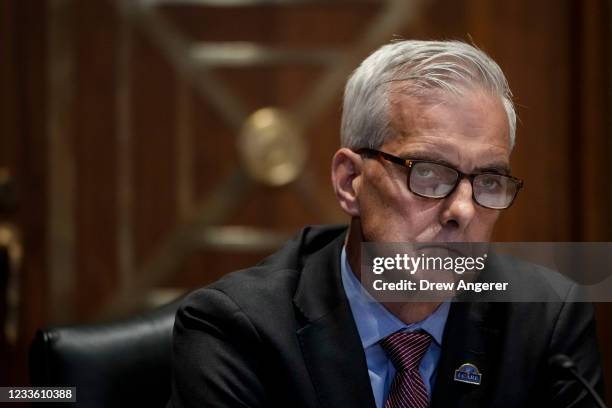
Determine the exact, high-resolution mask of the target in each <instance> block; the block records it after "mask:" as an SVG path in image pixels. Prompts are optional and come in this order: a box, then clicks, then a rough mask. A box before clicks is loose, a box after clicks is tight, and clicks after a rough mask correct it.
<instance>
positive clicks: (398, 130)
mask: <svg viewBox="0 0 612 408" xmlns="http://www.w3.org/2000/svg"><path fill="white" fill-rule="evenodd" d="M388 98H389V99H388V101H389V105H388V106H389V111H388V114H389V119H390V126H391V129H390V130H391V137H390V138H389V140H387V141H386V142H385V143H384V145H383V148H384V150H387V151H389V152H390V153H391V152H393V153H395V154H398V155H403V156H405V157H408V156H410V155H412V156H413V157H414V156H418V157H424V158H431V159H441V160H444V161H447V162H449V163H452V164H453V165H455V166H456V167H457V168H460V169H461V170H462V171H465V172H471V171H472V170H473V169H474V168H478V167H483V166H486V165H487V164H489V163H495V164H496V165H499V164H505V166H506V167H509V160H510V152H511V147H510V126H509V122H508V116H507V114H506V111H505V109H504V106H503V103H502V101H501V98H499V97H498V96H496V95H492V94H491V93H489V92H487V91H485V90H480V89H469V90H464V91H463V92H462V94H461V95H457V94H454V93H449V92H446V91H431V92H430V93H428V94H427V95H424V96H419V97H415V96H412V95H408V94H406V93H403V92H399V91H395V92H394V91H391V92H390V93H389V96H388ZM391 150H392V151H391Z"/></svg>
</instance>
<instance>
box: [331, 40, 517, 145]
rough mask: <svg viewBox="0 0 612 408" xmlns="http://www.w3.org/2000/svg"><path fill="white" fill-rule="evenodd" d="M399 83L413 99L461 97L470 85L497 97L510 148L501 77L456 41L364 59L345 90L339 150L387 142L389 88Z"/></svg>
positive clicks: (506, 92) (390, 49)
mask: <svg viewBox="0 0 612 408" xmlns="http://www.w3.org/2000/svg"><path fill="white" fill-rule="evenodd" d="M398 81H405V83H406V90H405V91H407V92H411V93H413V94H414V95H424V94H426V93H427V91H430V90H434V89H441V90H444V91H448V92H451V93H454V94H456V95H461V94H462V92H461V91H462V89H464V88H465V87H469V86H474V85H477V86H480V87H482V88H483V89H485V90H487V91H489V92H491V93H493V94H496V95H499V97H500V98H501V100H502V103H503V105H504V109H505V110H506V114H507V116H508V124H509V131H510V132H509V135H510V146H511V147H513V146H514V139H515V133H516V113H515V111H514V104H513V103H512V92H511V91H510V87H509V86H508V81H507V80H506V77H505V76H504V73H503V72H502V70H501V68H500V67H499V65H497V63H496V62H495V61H493V60H492V59H491V58H490V57H489V56H488V55H487V54H485V53H484V52H483V51H481V50H479V49H478V48H476V47H473V46H471V45H469V44H466V43H464V42H461V41H398V42H392V43H390V44H387V45H384V46H382V47H381V48H379V49H378V50H377V51H375V52H374V53H373V54H371V55H370V56H369V57H368V58H366V59H365V60H364V61H363V62H362V63H361V65H360V66H359V67H358V68H357V69H356V70H355V71H354V72H353V73H352V75H351V77H350V78H349V80H348V82H347V84H346V87H345V89H344V104H343V113H342V128H341V142H342V146H344V147H348V148H351V149H357V148H361V147H370V148H378V147H380V146H381V145H382V144H383V143H384V142H385V140H386V139H387V138H388V137H389V136H390V126H389V117H388V97H389V88H390V84H391V83H397V82H398Z"/></svg>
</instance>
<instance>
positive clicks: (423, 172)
mask: <svg viewBox="0 0 612 408" xmlns="http://www.w3.org/2000/svg"><path fill="white" fill-rule="evenodd" d="M414 170H415V171H416V173H417V176H419V177H422V178H427V177H433V175H434V172H433V170H432V169H430V168H428V167H425V166H417V167H416V168H415V169H414Z"/></svg>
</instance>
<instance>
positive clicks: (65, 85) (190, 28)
mask: <svg viewBox="0 0 612 408" xmlns="http://www.w3.org/2000/svg"><path fill="white" fill-rule="evenodd" d="M0 19H1V21H0V328H1V331H0V385H26V384H27V383H28V374H27V349H28V346H29V344H30V341H31V340H32V338H33V335H34V332H35V330H36V329H37V328H39V327H44V326H48V325H57V324H66V323H75V322H79V323H80V322H93V321H104V320H112V319H116V318H119V317H121V316H127V315H130V314H132V313H135V312H137V311H139V310H143V309H147V308H151V307H154V306H156V305H159V304H162V303H165V302H167V301H169V300H171V299H173V298H174V297H176V296H178V295H180V294H182V293H184V292H186V291H189V290H191V289H193V288H196V287H199V286H203V285H205V284H207V283H209V282H211V281H213V280H215V279H217V278H219V277H220V276H222V275H224V274H225V273H228V272H230V271H232V270H235V269H239V268H243V267H246V266H249V265H251V264H253V263H255V262H257V261H258V260H259V259H261V258H262V257H264V256H266V255H267V254H269V253H271V252H273V251H274V250H275V249H276V248H277V247H278V246H279V245H280V244H281V243H282V242H283V241H284V240H285V239H286V238H287V237H289V236H291V235H292V234H294V233H295V232H296V231H297V230H298V229H299V228H301V227H302V226H303V225H305V224H316V223H345V222H346V221H347V219H346V217H344V216H343V214H342V213H341V211H340V210H339V208H338V206H337V205H336V202H335V199H334V197H333V194H332V190H331V186H330V182H329V167H330V159H331V157H332V155H333V153H334V152H335V150H336V149H337V147H338V144H339V122H340V115H341V111H340V106H341V94H342V89H343V85H344V81H345V80H346V78H347V76H348V74H349V73H350V72H351V70H352V69H354V68H355V67H356V66H357V64H358V62H359V61H360V60H361V59H363V58H364V57H365V56H366V55H368V54H369V53H370V52H371V51H373V50H374V49H376V48H377V47H378V46H380V45H382V44H384V43H386V42H388V41H389V40H391V39H393V38H410V39H462V40H466V41H469V42H473V43H474V44H475V45H477V46H479V47H480V48H482V49H483V50H485V51H486V52H487V53H488V54H490V55H491V56H492V57H493V58H494V59H495V60H496V61H497V62H498V63H499V64H500V66H501V67H502V69H503V70H504V72H505V73H506V75H507V77H508V80H509V82H510V85H511V88H512V89H513V91H514V94H515V102H516V105H517V112H518V116H519V125H518V132H517V146H516V148H515V151H514V155H513V173H514V174H515V175H516V176H518V177H520V178H522V179H524V180H525V183H526V187H525V189H524V190H523V191H522V192H521V195H520V196H519V198H518V200H517V202H516V204H515V205H514V206H513V207H512V208H511V209H510V210H509V211H507V212H505V213H504V214H503V216H502V218H501V220H500V222H499V224H498V228H497V230H496V235H495V237H494V239H495V240H496V241H610V240H611V236H612V228H611V227H612V225H611V218H612V121H611V117H612V104H611V102H612V87H611V86H612V84H611V74H612V66H611V61H610V55H612V41H610V40H611V39H612V29H611V26H610V21H611V19H612V7H611V5H610V3H609V2H608V1H606V0H589V1H580V0H546V1H537V2H533V1H530V0H513V1H507V2H506V1H494V0H421V1H411V0H390V1H384V0H355V1H349V0H343V1H329V0H328V1H323V0H320V1H315V0H293V1H291V0H276V1H272V0H267V1H266V0H200V1H197V0H191V1H189V0H165V1H162V0H123V1H121V0H117V1H112V0H95V1H94V0H92V1H77V0H1V1H0ZM611 312H612V307H611V305H610V304H598V305H597V314H598V324H599V326H598V329H599V336H600V343H601V345H602V349H603V350H602V351H603V358H604V364H605V367H606V374H607V378H608V384H609V390H611V388H610V385H611V384H612V348H611V347H610V346H609V344H612V313H611ZM608 394H609V396H612V394H610V392H608Z"/></svg>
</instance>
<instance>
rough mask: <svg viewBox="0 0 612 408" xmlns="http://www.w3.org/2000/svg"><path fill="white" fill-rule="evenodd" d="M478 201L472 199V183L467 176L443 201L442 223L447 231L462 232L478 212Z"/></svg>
mask: <svg viewBox="0 0 612 408" xmlns="http://www.w3.org/2000/svg"><path fill="white" fill-rule="evenodd" d="M475 206H476V203H475V202H474V200H473V199H472V185H471V184H470V181H469V180H468V179H467V178H464V179H463V180H461V181H460V182H459V185H458V186H457V188H456V189H455V191H453V193H452V194H451V195H449V196H448V197H446V198H445V199H444V202H443V209H442V212H441V213H440V223H441V224H442V226H443V227H444V229H447V232H455V233H456V232H462V231H464V230H465V228H466V227H467V226H468V225H469V224H470V222H471V221H472V219H473V218H474V215H475V214H476V208H475Z"/></svg>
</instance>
